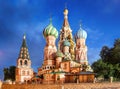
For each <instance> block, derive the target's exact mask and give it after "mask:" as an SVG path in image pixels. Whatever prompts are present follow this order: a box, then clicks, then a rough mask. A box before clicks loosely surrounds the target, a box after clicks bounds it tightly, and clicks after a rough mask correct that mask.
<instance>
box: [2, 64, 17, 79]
mask: <svg viewBox="0 0 120 89" xmlns="http://www.w3.org/2000/svg"><path fill="white" fill-rule="evenodd" d="M15 69H16V67H15V66H10V67H9V68H4V69H3V72H4V81H5V80H8V79H10V80H12V81H14V80H15Z"/></svg>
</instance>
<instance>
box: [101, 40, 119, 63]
mask: <svg viewBox="0 0 120 89" xmlns="http://www.w3.org/2000/svg"><path fill="white" fill-rule="evenodd" d="M100 56H101V59H102V60H103V61H104V62H106V63H110V64H113V65H114V64H117V63H120V39H116V40H115V42H114V46H113V48H109V47H107V46H103V47H102V50H101V52H100Z"/></svg>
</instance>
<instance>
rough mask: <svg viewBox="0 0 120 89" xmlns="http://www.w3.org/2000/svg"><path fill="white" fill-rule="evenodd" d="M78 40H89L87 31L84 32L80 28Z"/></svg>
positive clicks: (77, 35) (77, 34)
mask: <svg viewBox="0 0 120 89" xmlns="http://www.w3.org/2000/svg"><path fill="white" fill-rule="evenodd" d="M76 38H78V39H80V38H83V39H86V38H87V32H86V31H85V30H83V29H82V28H81V26H80V29H79V30H78V32H77V33H76Z"/></svg>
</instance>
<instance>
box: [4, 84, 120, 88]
mask: <svg viewBox="0 0 120 89" xmlns="http://www.w3.org/2000/svg"><path fill="white" fill-rule="evenodd" d="M2 89H120V82H118V83H95V84H94V83H80V84H64V85H57V84H54V85H44V84H42V85H41V84H15V85H9V84H3V85H2Z"/></svg>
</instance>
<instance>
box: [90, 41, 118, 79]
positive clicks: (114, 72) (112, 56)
mask: <svg viewBox="0 0 120 89" xmlns="http://www.w3.org/2000/svg"><path fill="white" fill-rule="evenodd" d="M100 57H101V59H99V60H97V61H96V62H94V63H93V64H92V68H93V70H94V72H95V73H97V76H102V77H104V78H105V79H107V78H109V77H110V76H113V77H114V78H115V79H120V39H116V40H115V42H114V44H113V47H112V48H109V47H107V46H103V47H102V49H101V51H100Z"/></svg>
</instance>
